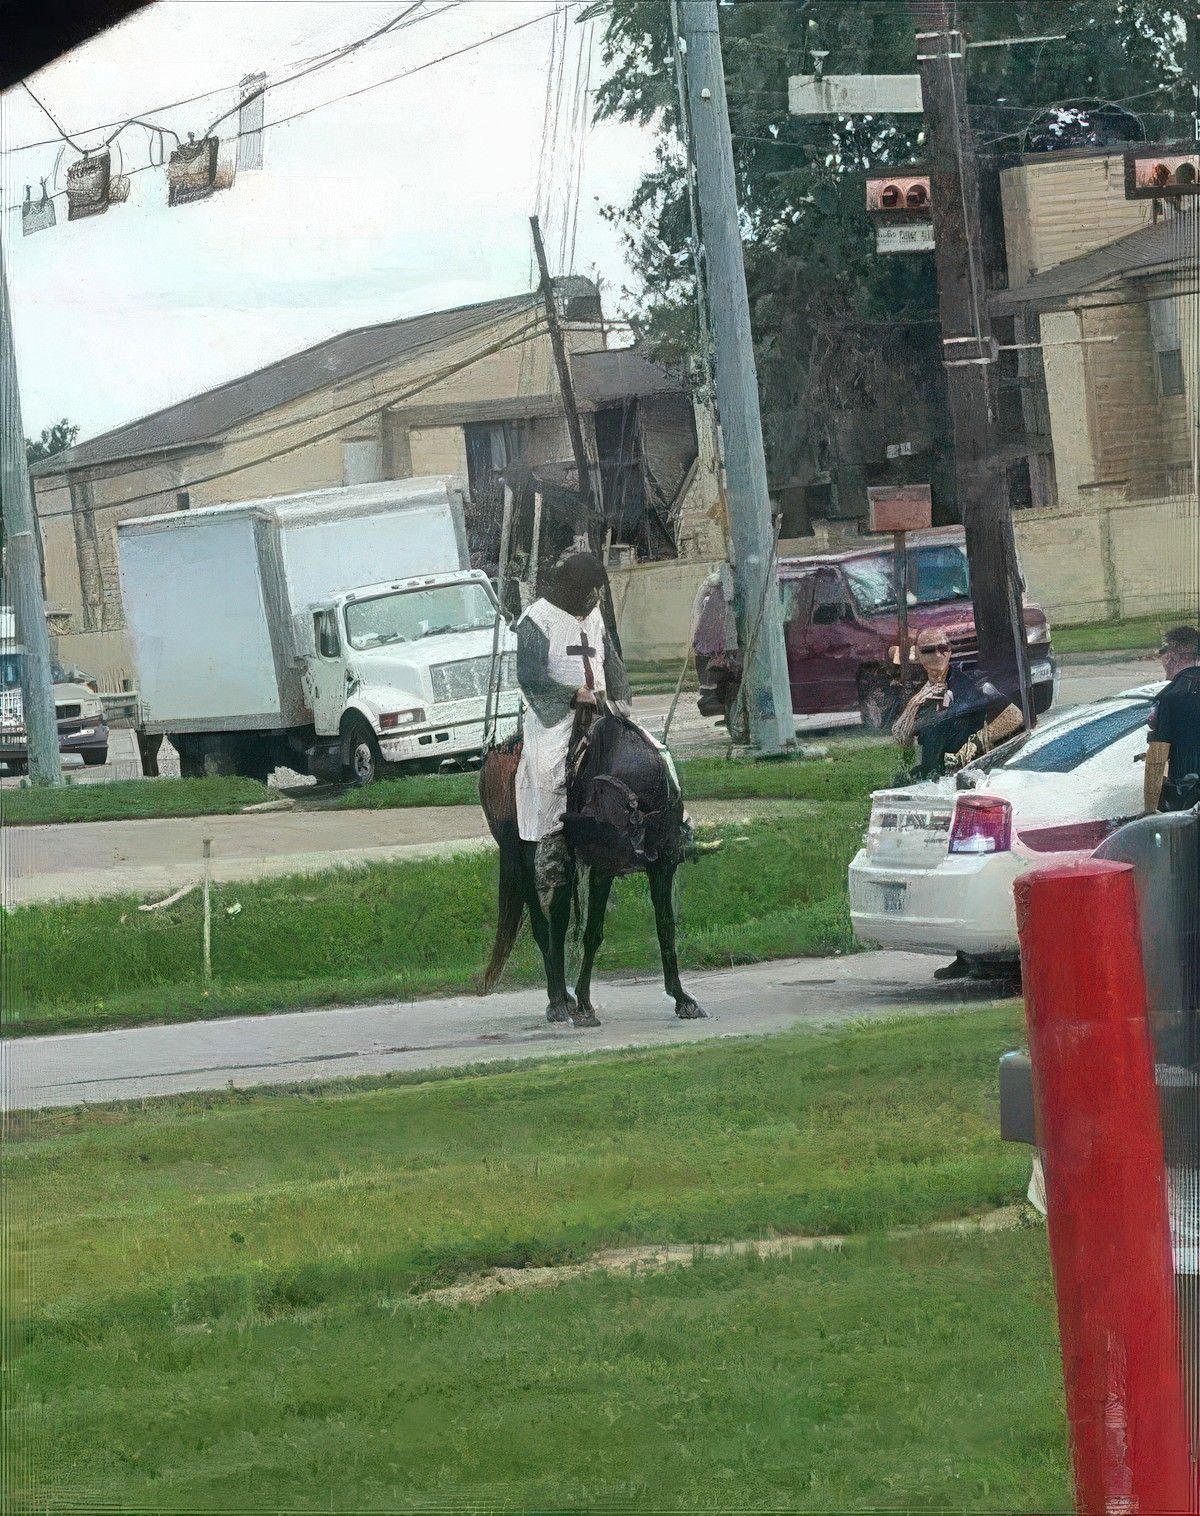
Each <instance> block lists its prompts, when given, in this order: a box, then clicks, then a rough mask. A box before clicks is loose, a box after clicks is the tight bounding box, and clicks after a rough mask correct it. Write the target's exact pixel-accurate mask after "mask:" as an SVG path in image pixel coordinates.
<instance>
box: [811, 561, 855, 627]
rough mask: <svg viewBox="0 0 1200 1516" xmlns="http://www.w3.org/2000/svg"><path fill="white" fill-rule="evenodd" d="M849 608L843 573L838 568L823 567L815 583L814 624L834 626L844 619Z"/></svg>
mask: <svg viewBox="0 0 1200 1516" xmlns="http://www.w3.org/2000/svg"><path fill="white" fill-rule="evenodd" d="M849 609H850V604H849V602H848V601H847V599H846V586H845V584H844V582H843V580H842V576H841V574H839V573H838V571H837V570H836V569H821V570H820V571H819V572H818V573H817V576H816V581H815V583H814V585H813V611H812V619H813V625H814V626H832V625H833V623H834V622H835V621H842V620H844V619H845V617H846V614H847V612H848V611H849Z"/></svg>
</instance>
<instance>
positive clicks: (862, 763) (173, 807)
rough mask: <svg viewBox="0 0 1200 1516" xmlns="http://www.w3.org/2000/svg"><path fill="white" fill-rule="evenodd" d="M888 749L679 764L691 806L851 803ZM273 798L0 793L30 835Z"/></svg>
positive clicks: (342, 795) (165, 786) (471, 784)
mask: <svg viewBox="0 0 1200 1516" xmlns="http://www.w3.org/2000/svg"><path fill="white" fill-rule="evenodd" d="M897 761H898V760H897V756H896V750H895V749H894V748H893V747H890V746H888V745H887V744H861V743H855V742H852V741H851V742H846V741H844V740H843V741H835V742H834V743H833V744H831V756H830V757H829V758H828V759H824V760H822V759H805V758H796V759H789V760H783V761H780V762H771V763H754V762H752V761H748V760H744V759H738V760H735V761H732V762H729V761H726V760H725V759H722V758H687V759H684V760H682V761H681V762H680V764H679V774H680V783H681V784H682V785H683V788H684V792H685V794H686V795H687V798H688V799H689V800H712V799H720V798H723V797H729V798H734V797H736V798H749V797H753V796H763V797H766V798H776V797H778V798H786V799H793V800H825V799H850V798H852V797H853V796H857V795H862V794H866V793H869V791H870V790H871V789H873V788H877V787H878V786H879V785H881V784H886V783H887V782H888V780H890V778H891V776H892V774H893V773H894V772H895V769H896V766H897ZM272 798H278V792H277V791H275V790H270V789H267V788H266V787H265V786H264V785H261V784H258V783H256V782H255V781H254V780H253V779H129V780H120V781H117V782H115V783H112V784H86V785H83V784H77V785H65V786H64V787H63V788H62V789H54V790H50V789H27V790H2V791H0V822H2V823H3V824H4V825H5V826H34V825H46V824H50V823H55V822H67V821H122V820H141V819H148V818H150V817H155V816H207V815H218V814H222V813H233V812H236V811H239V810H241V808H242V807H243V806H245V805H254V804H257V803H258V802H260V801H263V800H270V799H272ZM301 798H302V799H303V797H301ZM303 803H304V804H306V805H307V804H313V805H319V806H321V807H322V808H325V809H331V810H393V809H397V808H401V807H407V806H425V805H436V806H443V805H478V804H479V777H478V775H477V774H474V773H458V774H411V775H407V776H405V777H404V778H402V779H383V780H380V781H379V782H378V783H376V784H372V785H368V786H367V787H366V788H365V789H347V790H343V791H341V792H339V793H336V794H333V795H325V794H322V795H321V796H319V797H317V798H316V799H314V800H313V801H311V802H310V801H303Z"/></svg>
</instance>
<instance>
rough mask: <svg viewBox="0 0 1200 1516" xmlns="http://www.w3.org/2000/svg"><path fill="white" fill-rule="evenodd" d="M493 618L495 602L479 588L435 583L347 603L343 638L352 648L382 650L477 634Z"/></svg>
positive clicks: (481, 587)
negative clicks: (390, 645) (394, 645)
mask: <svg viewBox="0 0 1200 1516" xmlns="http://www.w3.org/2000/svg"><path fill="white" fill-rule="evenodd" d="M495 617H496V607H495V603H494V602H493V600H492V598H491V596H490V595H489V594H488V592H487V590H486V589H485V588H484V586H483V585H482V584H478V583H471V584H439V585H436V586H431V587H430V588H428V589H414V590H399V591H397V592H396V593H395V594H391V595H374V596H372V598H371V599H370V600H356V601H353V602H351V604H349V605H348V606H347V607H346V636H347V637H348V638H349V640H350V646H351V647H355V648H359V649H365V648H371V647H383V646H385V645H386V644H387V643H390V642H417V641H419V640H420V639H421V638H422V637H438V636H442V635H444V634H447V633H450V632H477V631H482V630H484V629H487V628H490V627H491V626H492V624H493V622H494V621H495Z"/></svg>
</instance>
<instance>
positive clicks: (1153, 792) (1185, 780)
mask: <svg viewBox="0 0 1200 1516" xmlns="http://www.w3.org/2000/svg"><path fill="white" fill-rule="evenodd" d="M1158 656H1159V657H1160V658H1161V659H1162V666H1163V673H1164V674H1166V676H1167V678H1168V679H1169V680H1170V681H1171V682H1170V684H1168V685H1167V687H1166V689H1165V690H1163V692H1162V694H1161V695H1159V697H1158V699H1157V700H1156V701H1155V702H1154V705H1153V706H1152V707H1151V709H1150V721H1149V727H1150V746H1149V747H1148V749H1147V750H1146V777H1145V789H1144V794H1143V798H1144V801H1145V806H1146V811H1147V813H1148V814H1149V813H1151V812H1154V811H1182V810H1187V809H1189V808H1190V807H1191V806H1193V805H1196V804H1197V803H1200V783H1198V782H1197V775H1200V631H1197V629H1196V628H1195V627H1194V626H1176V627H1172V628H1171V630H1170V631H1169V632H1168V633H1167V634H1166V636H1165V637H1164V638H1163V641H1162V646H1161V647H1160V648H1159V650H1158Z"/></svg>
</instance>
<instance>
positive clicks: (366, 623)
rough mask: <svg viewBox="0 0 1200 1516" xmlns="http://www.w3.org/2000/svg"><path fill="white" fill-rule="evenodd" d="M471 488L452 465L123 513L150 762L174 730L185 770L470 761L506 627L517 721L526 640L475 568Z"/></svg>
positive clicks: (507, 689)
mask: <svg viewBox="0 0 1200 1516" xmlns="http://www.w3.org/2000/svg"><path fill="white" fill-rule="evenodd" d="M463 502H464V487H463V483H462V481H461V480H460V479H458V478H456V477H453V476H450V477H446V478H441V477H438V478H426V479H392V480H386V481H384V482H382V483H377V484H361V485H350V486H346V487H344V488H339V489H326V490H316V491H310V492H308V493H305V494H298V495H285V496H277V497H274V498H270V499H265V500H247V501H242V502H239V503H238V504H235V505H218V506H207V507H203V508H201V509H197V510H188V511H178V512H173V513H171V514H170V515H165V516H147V517H142V518H141V519H140V520H132V521H124V522H122V523H121V524H120V525H119V527H118V529H117V543H118V558H119V563H120V572H121V590H122V595H123V597H124V602H125V615H126V619H127V621H128V624H129V629H130V634H131V638H132V642H133V650H134V658H135V662H136V665H137V679H138V691H139V700H140V706H141V719H140V722H139V726H140V733H141V739H142V749H143V757H144V759H145V758H146V757H147V755H148V754H152V752H153V748H154V745H155V743H156V742H161V739H162V737H163V736H166V737H168V738H169V739H170V741H171V743H172V745H173V746H174V747H175V748H176V749H177V750H178V753H179V762H180V771H181V773H182V774H183V775H184V776H185V777H198V776H200V775H202V774H213V773H239V774H246V775H249V776H252V777H254V778H259V779H266V778H267V776H268V775H269V774H270V773H271V772H272V771H273V770H274V769H276V768H290V769H297V770H300V771H301V772H308V773H312V774H314V775H316V776H317V777H318V778H322V779H326V780H338V779H348V780H349V781H350V782H352V783H357V784H366V783H369V782H370V781H371V780H372V779H374V778H375V777H376V775H377V774H378V772H379V771H380V769H381V767H382V766H383V765H385V764H395V765H400V766H403V767H406V768H419V769H433V768H438V767H443V766H447V765H449V764H451V763H454V762H463V761H467V760H470V759H472V758H475V757H477V756H478V754H479V752H480V750H481V747H482V744H483V738H484V717H485V707H486V703H487V698H488V688H489V679H490V678H491V675H492V668H493V656H492V654H493V639H494V638H496V641H497V657H496V681H497V684H498V690H499V696H498V705H497V708H498V711H499V718H500V722H499V731H500V733H501V735H507V734H508V733H509V732H511V731H512V730H513V729H514V727H515V724H516V718H517V714H518V708H519V707H518V701H519V695H518V691H517V685H516V654H515V646H516V644H515V639H514V638H513V635H512V633H511V632H510V630H509V629H508V627H507V625H506V624H505V623H504V622H503V620H501V621H500V622H499V627H498V635H497V604H496V597H495V593H494V591H493V589H492V586H491V584H490V582H489V581H488V579H487V576H486V575H485V574H483V573H481V572H480V571H479V570H476V569H472V568H471V567H470V558H469V555H468V552H467V542H466V530H465V524H464V516H463Z"/></svg>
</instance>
